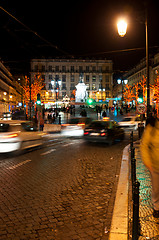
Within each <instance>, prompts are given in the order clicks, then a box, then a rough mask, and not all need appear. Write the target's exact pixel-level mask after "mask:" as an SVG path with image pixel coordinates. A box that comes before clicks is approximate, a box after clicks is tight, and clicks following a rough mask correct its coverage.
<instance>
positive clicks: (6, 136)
mask: <svg viewBox="0 0 159 240" xmlns="http://www.w3.org/2000/svg"><path fill="white" fill-rule="evenodd" d="M14 137H18V134H17V133H13V134H8V135H5V136H3V137H2V138H14Z"/></svg>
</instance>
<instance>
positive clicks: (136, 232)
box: [132, 181, 140, 240]
mask: <svg viewBox="0 0 159 240" xmlns="http://www.w3.org/2000/svg"><path fill="white" fill-rule="evenodd" d="M133 185H134V199H133V226H132V240H138V237H139V235H140V223H139V186H140V183H139V182H138V181H135V182H134V183H133Z"/></svg>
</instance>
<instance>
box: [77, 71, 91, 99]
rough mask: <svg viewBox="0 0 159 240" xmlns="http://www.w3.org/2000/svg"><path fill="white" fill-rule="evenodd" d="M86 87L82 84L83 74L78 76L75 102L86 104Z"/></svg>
mask: <svg viewBox="0 0 159 240" xmlns="http://www.w3.org/2000/svg"><path fill="white" fill-rule="evenodd" d="M86 89H87V86H86V84H85V83H84V82H83V74H81V75H80V80H79V83H78V84H77V85H76V94H75V102H86V100H87V97H88V93H87V91H86Z"/></svg>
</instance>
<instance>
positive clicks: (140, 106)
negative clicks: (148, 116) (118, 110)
mask: <svg viewBox="0 0 159 240" xmlns="http://www.w3.org/2000/svg"><path fill="white" fill-rule="evenodd" d="M146 109H147V107H146V105H145V104H144V103H141V104H138V105H137V106H136V110H137V112H138V113H139V114H144V113H146Z"/></svg>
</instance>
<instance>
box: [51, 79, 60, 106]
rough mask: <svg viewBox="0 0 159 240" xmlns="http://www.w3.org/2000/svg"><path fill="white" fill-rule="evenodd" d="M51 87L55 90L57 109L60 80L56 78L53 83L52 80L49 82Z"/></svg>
mask: <svg viewBox="0 0 159 240" xmlns="http://www.w3.org/2000/svg"><path fill="white" fill-rule="evenodd" d="M51 85H52V87H53V88H54V90H55V94H56V108H57V100H58V92H59V87H60V86H61V80H60V79H58V78H55V81H54V80H52V81H51Z"/></svg>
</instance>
